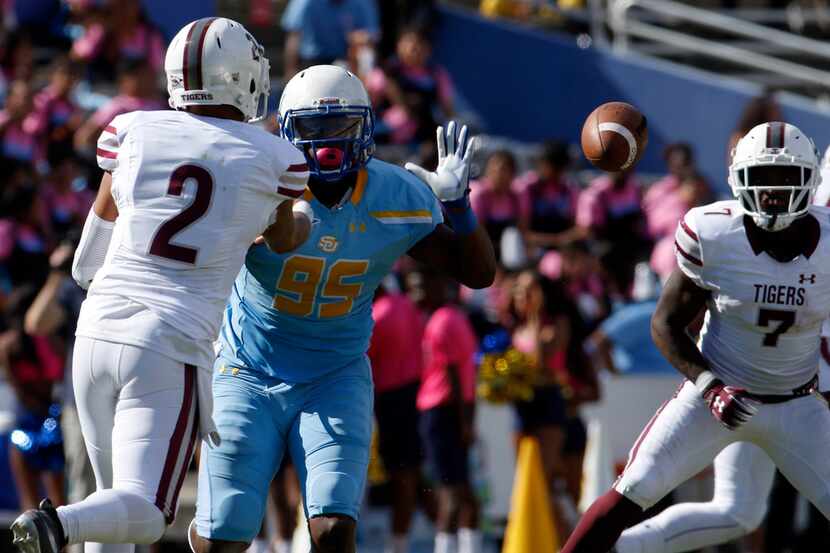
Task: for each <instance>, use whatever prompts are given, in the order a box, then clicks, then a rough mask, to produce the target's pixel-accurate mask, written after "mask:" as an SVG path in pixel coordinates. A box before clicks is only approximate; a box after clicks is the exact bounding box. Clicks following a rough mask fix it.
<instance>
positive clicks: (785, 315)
mask: <svg viewBox="0 0 830 553" xmlns="http://www.w3.org/2000/svg"><path fill="white" fill-rule="evenodd" d="M776 321H777V322H778V326H776V327H775V328H774V329H773V330H772V332H767V333H766V334H764V341H763V342H762V343H763V344H764V345H765V346H767V347H772V348H774V347H777V346H778V337H779V336H781V335H782V334H784V333H785V332H787V331H788V330H789V329H790V327H791V326H793V324H795V311H784V310H783V309H764V308H762V309H761V310H760V311H758V326H760V327H763V328H766V327H768V326H770V323H771V322H776Z"/></svg>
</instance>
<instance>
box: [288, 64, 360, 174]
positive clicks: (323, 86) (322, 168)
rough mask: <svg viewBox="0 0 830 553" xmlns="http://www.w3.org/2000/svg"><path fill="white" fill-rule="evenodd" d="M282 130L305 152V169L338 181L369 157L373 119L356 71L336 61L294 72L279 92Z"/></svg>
mask: <svg viewBox="0 0 830 553" xmlns="http://www.w3.org/2000/svg"><path fill="white" fill-rule="evenodd" d="M279 123H280V133H281V135H282V136H283V137H284V138H285V139H287V140H289V141H290V142H292V143H293V144H294V145H295V146H297V148H299V149H300V150H301V151H302V152H303V154H305V157H306V160H307V161H308V168H309V172H310V173H311V174H312V175H313V176H315V177H317V178H319V179H322V180H326V181H336V180H340V179H341V178H343V177H344V176H345V175H347V174H349V173H352V172H354V171H357V170H358V169H360V168H361V167H363V166H364V165H366V163H368V162H369V160H370V159H371V158H372V153H373V152H374V147H375V143H374V139H373V136H374V132H375V120H374V114H373V112H372V105H371V103H370V102H369V94H368V93H367V92H366V89H365V88H364V86H363V83H361V82H360V79H358V78H357V77H356V76H355V75H353V74H352V73H350V72H349V71H347V70H346V69H343V68H342V67H337V66H335V65H315V66H313V67H309V68H308V69H305V70H303V71H300V72H299V73H297V74H296V75H295V76H294V77H293V78H292V79H291V80H290V81H288V84H287V85H285V90H284V91H283V93H282V98H280V106H279Z"/></svg>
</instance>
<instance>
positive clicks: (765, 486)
mask: <svg viewBox="0 0 830 553" xmlns="http://www.w3.org/2000/svg"><path fill="white" fill-rule="evenodd" d="M828 338H830V321H827V320H825V321H824V324H823V325H822V330H821V358H820V361H819V384H818V389H819V390H820V391H821V394H822V396H824V397H825V398H826V399H830V341H828ZM714 469H715V490H714V494H713V497H712V500H711V501H708V502H705V503H680V504H678V505H673V506H671V507H669V508H668V509H666V510H664V511H663V512H661V513H660V514H659V515H657V516H655V517H653V518H650V519H648V520H646V521H644V522H641V523H640V524H638V525H636V526H634V527H632V528H629V529H627V530H626V531H624V532H623V533H622V535H621V536H620V539H619V540H617V545H616V549H614V551H615V552H616V553H682V552H684V551H696V550H698V549H703V548H704V547H710V546H713V545H718V544H721V543H726V542H730V541H732V540H736V539H738V538H740V537H741V536H744V535H747V534H749V533H751V532H753V531H754V530H755V529H756V528H758V526H760V525H761V523H762V522H763V521H764V517H765V516H766V514H767V506H768V501H767V499H768V497H769V494H770V491H771V490H772V484H773V480H774V477H775V464H774V463H773V462H772V459H770V458H769V455H767V454H766V453H764V450H762V449H761V448H759V447H758V446H756V445H754V444H752V443H750V442H737V443H734V444H731V445H729V446H727V447H726V449H724V450H723V451H721V452H720V454H718V456H717V457H715V462H714Z"/></svg>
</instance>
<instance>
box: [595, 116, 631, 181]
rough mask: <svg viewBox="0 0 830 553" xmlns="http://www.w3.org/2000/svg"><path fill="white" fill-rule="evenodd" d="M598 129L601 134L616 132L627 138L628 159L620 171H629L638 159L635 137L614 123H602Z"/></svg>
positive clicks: (626, 129)
mask: <svg viewBox="0 0 830 553" xmlns="http://www.w3.org/2000/svg"><path fill="white" fill-rule="evenodd" d="M597 129H598V130H599V132H604V131H611V132H615V133H617V134H619V135H621V136H622V137H623V138H625V141H626V142H628V159H627V160H626V161H625V163H623V164H622V165H621V166H620V171H622V170H625V169H628V168H629V167H630V166H631V164H632V163H634V159H635V158H636V157H637V141H636V140H635V139H634V135H633V134H631V131H630V130H628V128H627V127H624V126H623V125H620V124H619V123H613V122H606V123H600V124H599V125H598V126H597Z"/></svg>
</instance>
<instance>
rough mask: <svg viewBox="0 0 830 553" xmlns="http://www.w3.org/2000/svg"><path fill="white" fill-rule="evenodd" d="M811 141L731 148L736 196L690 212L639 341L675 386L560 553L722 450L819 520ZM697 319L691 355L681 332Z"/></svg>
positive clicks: (599, 533)
mask: <svg viewBox="0 0 830 553" xmlns="http://www.w3.org/2000/svg"><path fill="white" fill-rule="evenodd" d="M818 170H819V167H818V153H817V151H816V148H815V145H814V144H813V142H812V140H810V139H809V138H808V137H807V136H806V135H804V134H803V133H802V132H801V131H800V130H798V129H797V128H796V127H794V126H792V125H789V124H786V123H780V122H771V123H765V124H762V125H759V126H757V127H755V128H753V129H752V130H751V131H749V133H747V134H746V136H744V137H743V138H742V139H741V140H740V141H739V142H738V144H737V146H736V147H735V152H734V154H733V158H732V164H731V166H730V171H729V183H730V186H731V187H732V191H733V193H734V195H735V197H736V199H735V200H733V201H728V202H716V203H714V204H710V205H707V206H703V207H699V208H695V209H692V210H690V211H689V212H688V213H687V214H686V216H685V217H684V218H683V220H682V221H681V222H680V224H679V226H678V230H677V234H676V241H677V260H678V268H677V269H675V271H674V272H673V273H672V275H671V276H670V277H669V279H668V281H667V283H666V286H665V288H664V290H663V293H662V295H661V297H660V301H659V303H658V306H657V310H656V312H655V314H654V318H653V319H652V336H653V337H654V341H655V343H656V344H657V346H658V347H659V348H660V350H661V351H662V352H663V354H664V355H665V356H666V358H667V359H668V360H669V361H671V363H672V364H673V365H674V366H675V367H676V368H677V369H678V370H679V371H680V372H681V373H682V374H683V375H684V376H686V378H687V381H686V382H685V383H684V385H683V386H682V387H681V388H680V389H679V390H678V392H677V393H676V394H675V396H674V397H673V398H671V399H670V400H669V401H667V402H666V403H665V404H664V405H663V407H661V408H660V410H659V411H658V412H657V414H656V415H655V416H654V417H653V418H652V420H651V421H650V422H649V424H648V425H647V426H646V428H645V430H644V431H643V432H642V434H641V435H640V437H639V438H638V439H637V441H636V442H635V444H634V447H633V448H632V450H631V453H630V455H629V460H628V464H627V466H626V468H625V470H624V471H623V473H622V475H621V476H620V478H619V479H618V480H617V482H616V483H615V485H614V487H613V489H611V490H610V491H609V492H607V493H606V494H605V495H603V496H602V497H600V498H599V499H598V500H597V501H596V502H594V504H593V505H592V506H591V507H590V508H589V509H588V510H587V511H586V512H585V514H584V515H583V517H582V519H581V520H580V522H579V524H578V525H577V527H576V529H575V530H574V532H573V533H572V534H571V536H570V538H569V539H568V542H567V543H566V544H565V547H564V548H563V549H562V553H605V552H607V551H609V550H611V548H612V547H613V546H614V544H615V543H616V542H617V539H618V538H619V536H620V534H621V533H622V531H623V530H624V529H625V528H628V527H631V526H633V525H634V524H636V523H637V522H639V521H640V520H641V519H642V514H643V511H644V510H645V509H647V508H649V507H651V506H652V505H654V504H655V503H656V502H657V501H659V500H660V499H661V498H662V497H663V496H665V495H666V494H667V493H668V492H669V491H670V490H672V489H673V488H674V487H676V486H677V485H679V484H680V483H682V482H683V481H685V480H687V479H688V478H690V477H691V476H693V475H695V474H697V473H698V472H700V471H701V470H703V469H704V468H705V467H706V466H708V465H709V463H711V462H712V460H713V459H714V458H715V456H716V455H717V454H718V453H719V452H720V451H721V450H723V449H724V448H725V447H727V446H728V445H730V444H732V443H735V442H740V441H746V442H751V443H753V444H755V445H756V446H758V447H759V448H761V449H762V450H763V451H764V452H765V453H766V454H767V455H769V457H770V458H771V459H772V461H773V462H774V463H775V465H776V466H777V467H778V468H779V470H781V472H782V473H783V474H784V475H785V476H786V477H787V479H788V480H790V482H792V483H793V484H794V485H795V487H796V488H797V489H798V490H799V491H800V492H801V493H802V494H803V495H804V496H805V497H807V498H808V499H809V500H810V501H811V502H812V503H813V504H814V505H815V506H816V507H817V508H818V509H819V510H820V511H821V512H822V513H823V514H824V515H825V516H830V463H827V459H828V457H830V410H828V408H827V403H826V402H825V401H824V400H823V399H822V398H820V397H819V396H818V395H817V394H815V393H814V391H815V389H816V383H817V376H816V373H817V370H818V362H819V350H820V340H819V334H820V330H821V325H822V322H823V321H824V320H825V319H826V318H827V316H828V313H830V258H828V255H830V239H828V236H830V210H828V209H827V208H824V207H818V206H812V205H811V201H812V199H813V195H814V194H815V190H816V187H817V185H818V180H819V177H818ZM704 311H705V313H706V315H705V318H704V323H703V328H702V330H701V334H700V341H699V345H698V344H696V343H695V342H694V341H693V339H692V338H691V337H690V335H689V334H688V332H687V328H688V327H689V325H690V324H691V323H692V322H693V321H694V320H695V319H696V318H697V317H698V316H699V315H700V313H701V312H704Z"/></svg>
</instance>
